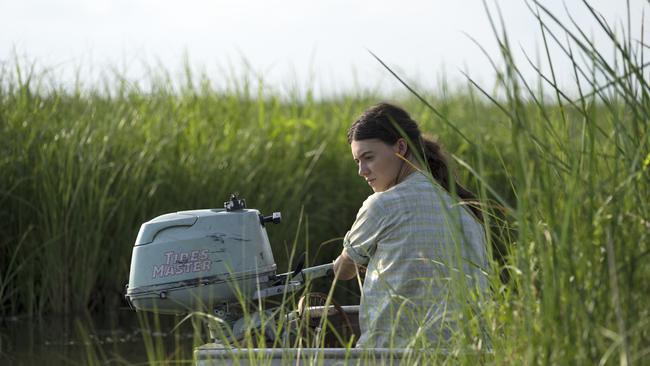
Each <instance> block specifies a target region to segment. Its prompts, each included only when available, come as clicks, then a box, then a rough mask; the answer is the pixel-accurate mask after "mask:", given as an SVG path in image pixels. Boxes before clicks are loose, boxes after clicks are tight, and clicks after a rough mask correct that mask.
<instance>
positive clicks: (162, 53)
mask: <svg viewBox="0 0 650 366" xmlns="http://www.w3.org/2000/svg"><path fill="white" fill-rule="evenodd" d="M540 2H541V3H542V4H543V5H544V6H546V7H548V8H549V9H550V10H552V11H553V12H555V13H557V14H558V15H559V16H561V17H562V19H564V20H565V21H567V19H568V18H566V14H567V12H568V13H569V14H571V16H572V17H573V18H574V19H575V21H576V23H577V24H578V25H579V26H580V27H581V29H582V30H584V31H585V32H586V33H587V34H590V35H592V36H593V37H594V40H595V41H596V44H599V43H602V44H603V45H607V46H609V44H608V43H606V42H605V41H604V36H603V34H602V32H599V30H598V28H597V27H596V25H595V23H594V21H593V18H592V17H591V16H590V15H589V14H588V12H587V11H586V8H585V7H584V6H583V5H582V4H581V1H578V0H565V1H560V0H540ZM486 3H487V4H488V8H489V9H490V10H491V11H492V12H493V15H494V16H496V13H495V9H496V6H497V5H498V7H499V8H500V9H501V12H502V14H503V18H504V20H505V23H506V28H507V31H508V34H509V36H510V38H511V39H510V41H511V44H512V45H513V46H514V48H515V49H516V50H517V52H518V54H519V56H518V57H520V60H524V59H523V52H526V53H527V54H528V55H530V56H531V57H532V58H539V57H540V55H541V53H540V52H541V49H542V48H541V47H542V44H541V37H540V33H539V25H538V23H537V22H536V20H535V18H534V17H533V16H532V13H531V12H530V11H529V10H528V8H527V7H526V2H525V1H524V0H501V1H499V0H487V1H486ZM590 3H591V4H592V5H593V6H594V7H595V8H596V9H597V10H598V11H599V12H601V13H602V14H603V16H604V17H605V18H606V19H607V20H608V21H609V22H610V23H612V24H613V25H616V26H617V27H618V28H619V29H620V27H621V26H622V25H623V24H625V23H626V6H625V4H626V1H625V0H593V1H590ZM629 3H630V9H631V18H632V29H633V34H634V35H636V37H637V38H640V35H641V22H642V20H641V19H642V18H641V13H642V11H645V12H648V11H649V10H650V5H649V4H648V2H647V1H646V0H630V1H629ZM645 23H646V27H645V28H646V29H645V37H646V39H647V38H648V37H650V35H649V34H648V28H650V26H648V25H650V24H648V21H647V20H646V21H645ZM475 42H476V43H478V44H479V45H480V46H481V47H483V48H484V49H485V51H486V52H487V53H488V54H489V55H491V56H493V57H495V58H498V47H497V43H496V41H495V37H494V34H493V32H492V29H491V26H490V22H489V19H488V16H487V12H486V8H485V6H484V3H483V1H482V0H456V1H449V0H445V1H442V0H429V1H416V0H401V1H386V0H373V1H366V0H359V1H354V0H347V1H344V0H328V1H304V0H302V1H296V0H287V1H278V0H251V1H232V0H231V1H223V0H210V1H207V0H185V1H171V0H128V1H127V0H93V1H82V0H0V62H3V63H5V64H8V63H9V62H11V61H12V60H15V59H18V60H23V61H27V62H33V63H36V65H39V66H41V67H46V68H49V69H50V70H52V71H53V73H52V74H53V75H55V77H56V78H60V79H61V80H62V81H65V80H66V79H73V78H74V75H75V74H77V73H78V74H79V75H81V76H82V78H84V79H87V80H88V81H89V82H91V83H92V80H94V79H93V76H95V77H96V76H97V75H101V74H102V73H106V72H109V71H117V72H118V73H120V74H121V75H123V76H126V77H128V78H130V79H133V80H144V79H146V78H147V75H150V73H151V70H160V69H161V68H162V69H165V70H167V71H169V72H170V73H171V74H172V76H174V77H176V75H178V74H180V73H181V71H182V69H183V65H184V64H186V63H187V64H189V65H190V66H191V69H192V70H193V71H195V72H201V71H203V72H205V73H206V74H207V75H208V76H209V77H210V79H211V80H213V81H214V83H216V84H219V83H222V84H224V85H225V83H227V82H228V80H230V79H232V78H233V77H234V78H237V75H242V74H244V73H248V74H249V75H253V76H254V77H262V78H263V79H264V81H265V88H268V89H269V90H275V91H280V92H283V91H288V90H292V88H293V89H294V90H295V88H306V87H307V86H311V87H313V88H314V89H316V92H317V93H325V94H327V93H340V92H345V91H349V90H353V89H355V88H356V89H358V88H371V89H378V90H386V91H392V90H399V89H401V86H400V85H399V84H398V83H397V82H396V80H395V79H394V78H392V76H390V75H389V74H388V73H387V72H386V70H385V69H383V67H382V66H381V65H380V64H379V63H378V62H377V61H376V60H375V59H374V58H373V57H372V56H371V55H370V53H369V52H368V51H369V50H370V51H372V52H373V53H375V54H376V55H377V56H379V57H380V58H381V59H382V60H384V61H385V62H386V63H387V64H388V65H389V66H390V67H391V68H394V69H395V70H397V71H398V72H399V74H400V75H401V76H402V77H404V78H405V79H406V80H409V81H410V82H413V83H415V84H417V85H419V86H420V87H422V88H427V89H436V88H439V87H440V85H441V83H442V80H443V79H445V80H447V82H448V83H450V84H452V85H463V83H464V80H465V76H464V75H463V73H462V71H464V72H465V73H467V74H468V75H469V76H470V77H472V78H473V79H474V80H476V81H477V82H479V83H481V84H482V85H485V86H488V87H489V85H491V84H492V83H493V82H494V75H495V73H494V71H493V69H492V67H491V65H490V63H489V61H488V59H487V58H486V56H485V55H484V54H483V52H482V51H481V48H480V47H479V46H477V45H476V44H475ZM552 54H553V55H554V59H557V60H561V59H562V57H560V55H559V53H557V50H555V51H553V53H552ZM557 67H558V69H557V70H556V72H557V74H558V75H559V76H560V79H561V80H565V81H566V83H568V84H571V70H570V68H569V67H568V64H566V63H565V64H562V62H561V61H558V65H557ZM529 71H530V73H531V75H532V69H531V70H529Z"/></svg>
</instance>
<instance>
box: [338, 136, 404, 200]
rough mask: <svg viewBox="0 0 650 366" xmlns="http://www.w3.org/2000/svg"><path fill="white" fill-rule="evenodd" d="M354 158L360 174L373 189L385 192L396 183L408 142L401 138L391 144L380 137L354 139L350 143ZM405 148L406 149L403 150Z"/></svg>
mask: <svg viewBox="0 0 650 366" xmlns="http://www.w3.org/2000/svg"><path fill="white" fill-rule="evenodd" d="M350 147H351V148H352V158H354V161H355V162H356V163H357V166H358V167H359V175H360V176H362V177H364V178H365V179H366V182H368V184H369V185H370V187H371V188H372V190H373V191H375V192H383V191H385V190H387V189H388V188H390V187H392V186H393V185H394V184H395V180H396V179H397V175H398V174H399V172H400V168H401V167H402V164H403V160H402V159H401V158H399V157H398V156H397V155H395V154H396V153H398V154H400V155H404V153H405V150H406V143H405V141H404V140H403V139H399V140H398V141H397V142H396V143H395V144H394V145H389V144H387V143H385V142H383V141H381V140H379V139H367V140H358V141H357V140H354V141H352V143H351V144H350ZM402 150H404V151H402Z"/></svg>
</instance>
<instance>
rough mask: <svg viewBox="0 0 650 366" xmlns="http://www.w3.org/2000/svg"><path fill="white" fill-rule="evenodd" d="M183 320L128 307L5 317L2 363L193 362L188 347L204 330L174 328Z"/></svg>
mask: <svg viewBox="0 0 650 366" xmlns="http://www.w3.org/2000/svg"><path fill="white" fill-rule="evenodd" d="M181 319H182V318H180V317H176V316H170V315H161V316H159V317H158V318H156V317H155V315H152V314H142V313H140V314H136V313H135V312H134V311H132V310H130V309H121V310H119V311H116V312H113V313H108V314H101V315H97V314H96V315H89V314H78V315H73V316H59V317H46V318H42V319H33V318H20V317H9V318H3V319H1V320H0V365H47V366H54V365H88V364H98V365H129V364H143V363H144V364H146V363H149V362H151V361H181V363H185V362H187V364H191V360H192V349H193V347H195V346H198V345H200V344H203V343H206V342H207V331H203V330H202V329H201V328H202V327H201V325H200V324H195V325H193V324H192V322H191V321H186V322H184V323H182V324H180V325H179V326H178V327H177V328H176V329H175V330H173V331H172V329H173V328H174V327H175V326H176V325H177V324H178V323H179V322H180V320H181ZM195 326H196V330H195V328H194V327H195ZM183 361H185V362H183Z"/></svg>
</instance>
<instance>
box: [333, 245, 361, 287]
mask: <svg viewBox="0 0 650 366" xmlns="http://www.w3.org/2000/svg"><path fill="white" fill-rule="evenodd" d="M359 268H360V269H361V268H363V267H359ZM356 274H357V264H356V263H354V261H353V260H352V258H350V257H349V256H348V253H347V251H346V249H343V251H342V252H341V255H339V257H338V258H336V260H335V261H334V276H335V277H336V278H338V279H340V280H344V281H347V280H351V279H353V278H354V276H356Z"/></svg>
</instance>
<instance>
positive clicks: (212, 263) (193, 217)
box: [126, 199, 280, 314]
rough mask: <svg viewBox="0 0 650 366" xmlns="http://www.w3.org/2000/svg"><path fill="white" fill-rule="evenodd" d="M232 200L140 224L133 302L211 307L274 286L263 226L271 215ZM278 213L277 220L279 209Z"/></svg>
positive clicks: (181, 309)
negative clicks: (224, 206) (218, 205)
mask: <svg viewBox="0 0 650 366" xmlns="http://www.w3.org/2000/svg"><path fill="white" fill-rule="evenodd" d="M241 201H243V200H241ZM232 202H233V199H231V201H229V202H226V208H224V209H205V210H194V211H181V212H176V213H171V214H166V215H162V216H158V217H156V218H154V219H153V220H151V221H148V222H146V223H144V224H143V225H142V226H141V228H140V231H139V233H138V237H137V239H136V241H135V245H134V247H133V255H132V257H131V269H130V275H129V284H128V286H127V293H126V298H127V300H128V301H129V303H130V304H131V305H132V307H134V308H135V309H136V310H144V311H156V312H159V313H173V314H182V313H188V312H191V311H196V310H199V311H210V310H212V309H213V308H215V307H217V306H221V305H223V304H227V303H236V302H238V296H243V297H244V298H246V299H250V298H251V297H252V296H253V294H254V293H255V292H256V291H259V290H260V289H264V288H267V287H269V286H270V285H271V280H272V279H273V278H274V277H275V275H276V270H277V267H276V264H275V261H274V258H273V253H272V251H271V245H270V243H269V239H268V236H267V233H266V229H265V226H264V224H265V222H269V219H268V217H267V218H265V217H264V216H262V215H261V214H260V212H259V211H258V210H255V209H247V208H245V201H244V202H243V206H242V205H241V202H240V204H238V205H235V207H234V208H233V206H232ZM229 203H231V205H230V207H229ZM274 217H276V218H277V220H272V222H279V217H280V216H279V213H276V214H274Z"/></svg>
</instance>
